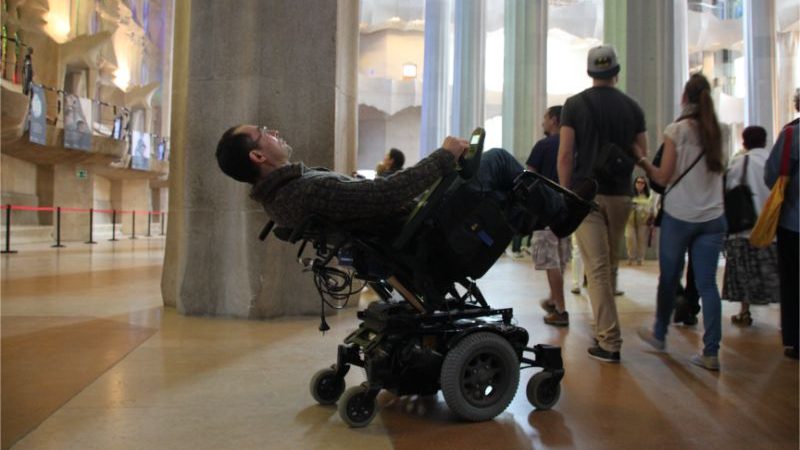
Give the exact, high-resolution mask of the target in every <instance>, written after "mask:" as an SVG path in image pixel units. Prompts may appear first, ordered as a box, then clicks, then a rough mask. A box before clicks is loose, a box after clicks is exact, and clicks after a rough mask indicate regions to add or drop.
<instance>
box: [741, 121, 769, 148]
mask: <svg viewBox="0 0 800 450" xmlns="http://www.w3.org/2000/svg"><path fill="white" fill-rule="evenodd" d="M742 141H743V142H744V148H746V149H748V150H750V149H751V148H764V147H766V146H767V130H765V129H764V127H759V126H758V125H754V126H750V127H747V128H745V129H744V131H742Z"/></svg>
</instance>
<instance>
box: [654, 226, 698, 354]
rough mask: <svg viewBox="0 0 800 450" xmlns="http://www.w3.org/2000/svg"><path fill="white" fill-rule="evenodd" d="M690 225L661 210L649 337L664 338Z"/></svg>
mask: <svg viewBox="0 0 800 450" xmlns="http://www.w3.org/2000/svg"><path fill="white" fill-rule="evenodd" d="M691 225H692V224H690V223H688V222H683V221H681V220H678V219H675V218H674V217H672V216H670V215H669V214H667V213H666V212H664V219H663V221H662V222H661V231H660V236H659V237H660V241H661V242H660V244H659V247H660V251H659V254H658V265H659V272H660V273H659V276H658V289H657V294H656V321H655V325H654V326H653V336H654V337H655V338H656V339H658V340H659V341H664V339H665V338H666V336H667V327H668V326H669V320H670V317H671V316H672V309H673V308H674V306H675V293H676V291H677V289H678V283H679V282H680V279H681V276H682V275H683V262H684V258H685V256H686V249H687V248H688V246H689V242H691V238H692V233H693V229H692V226H691Z"/></svg>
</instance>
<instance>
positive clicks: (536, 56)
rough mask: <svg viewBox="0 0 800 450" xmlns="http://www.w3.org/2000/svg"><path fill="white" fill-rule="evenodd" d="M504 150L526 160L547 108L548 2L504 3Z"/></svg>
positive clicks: (542, 0)
mask: <svg viewBox="0 0 800 450" xmlns="http://www.w3.org/2000/svg"><path fill="white" fill-rule="evenodd" d="M505 8H506V13H505V56H504V63H503V65H504V70H503V147H504V148H505V149H506V150H509V151H511V152H512V153H513V154H514V155H515V156H517V158H518V159H521V160H523V161H524V160H525V159H526V158H527V156H528V153H529V152H530V150H531V148H532V147H533V144H534V142H535V141H536V137H537V136H540V135H541V127H540V126H539V123H540V119H541V117H542V115H543V114H544V110H545V109H546V108H547V14H548V11H547V0H532V1H525V2H518V1H516V0H506V2H505Z"/></svg>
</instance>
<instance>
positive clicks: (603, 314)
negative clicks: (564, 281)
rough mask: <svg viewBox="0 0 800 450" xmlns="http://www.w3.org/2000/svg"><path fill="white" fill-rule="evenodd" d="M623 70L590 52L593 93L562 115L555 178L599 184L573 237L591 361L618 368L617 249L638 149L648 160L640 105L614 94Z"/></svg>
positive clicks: (610, 54)
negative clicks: (586, 303)
mask: <svg viewBox="0 0 800 450" xmlns="http://www.w3.org/2000/svg"><path fill="white" fill-rule="evenodd" d="M619 71H620V65H619V62H618V61H617V55H616V52H615V51H614V48H613V47H611V46H609V45H601V46H598V47H594V48H592V49H591V50H589V55H588V64H587V72H588V74H589V76H590V77H592V80H593V81H592V87H590V88H589V89H586V90H584V91H583V92H581V93H580V94H577V95H574V96H572V97H570V98H568V99H567V101H566V102H565V103H564V108H563V110H562V113H561V125H562V126H561V131H560V137H561V142H560V145H559V150H558V177H559V182H560V183H561V185H562V186H565V187H567V188H570V187H572V186H576V185H578V183H582V182H584V180H586V179H594V180H596V181H597V183H598V189H597V194H598V195H597V197H596V199H595V200H596V202H597V204H598V205H599V209H598V210H596V211H592V212H591V213H589V215H588V216H587V217H586V219H585V220H584V221H583V223H582V224H581V225H580V227H578V229H577V231H576V233H575V236H576V237H577V241H578V246H579V247H580V250H581V257H582V258H583V261H584V264H585V269H584V270H585V273H586V276H587V279H588V290H589V300H590V302H591V305H592V311H593V313H594V321H595V329H594V331H595V344H594V345H593V346H591V347H590V348H589V349H588V351H589V356H591V357H593V358H595V359H598V360H601V361H605V362H619V361H620V348H621V347H622V334H621V332H620V326H619V317H618V315H617V307H616V303H615V300H614V293H615V291H616V286H615V284H616V278H617V277H616V272H617V265H618V249H619V246H620V241H621V239H622V238H623V234H624V231H625V223H626V221H627V219H628V215H629V213H630V208H631V192H630V186H631V182H632V179H631V175H632V173H633V169H634V165H635V163H636V160H635V158H634V152H633V146H634V145H636V146H639V147H640V148H641V149H642V151H643V153H644V154H647V136H646V129H645V120H644V113H643V112H642V109H641V107H639V105H638V104H637V103H636V101H635V100H633V99H632V98H630V97H629V96H627V95H625V94H624V93H622V92H621V91H620V90H618V89H617V88H616V84H617V80H618V79H617V75H618V74H619Z"/></svg>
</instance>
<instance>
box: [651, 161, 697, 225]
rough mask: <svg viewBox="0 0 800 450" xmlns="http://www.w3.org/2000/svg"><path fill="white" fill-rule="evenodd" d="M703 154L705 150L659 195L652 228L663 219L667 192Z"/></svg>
mask: <svg viewBox="0 0 800 450" xmlns="http://www.w3.org/2000/svg"><path fill="white" fill-rule="evenodd" d="M705 154H706V152H705V150H704V151H702V152H700V154H699V155H697V158H695V160H694V162H692V165H690V166H689V167H688V168H687V169H686V170H684V171H683V173H682V174H681V176H679V177H678V179H677V180H675V182H674V183H672V184H671V185H670V186H669V189H667V190H665V191H664V193H663V194H662V195H661V200H660V201H659V202H658V212H657V213H656V218H655V220H653V226H655V227H660V226H661V221H662V220H663V219H664V200H666V199H667V194H669V191H671V190H672V188H674V187H675V186H676V185H677V184H678V182H679V181H681V180H682V179H683V177H685V176H686V174H687V173H689V171H690V170H692V168H693V167H694V166H695V165H697V162H698V161H700V158H702V157H703V155H705Z"/></svg>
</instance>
